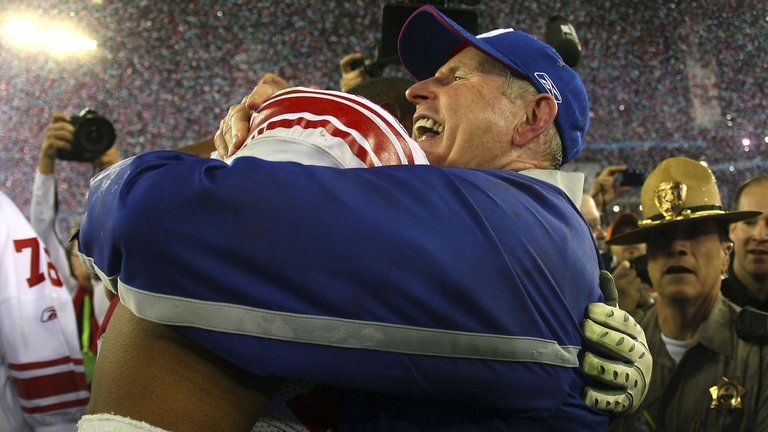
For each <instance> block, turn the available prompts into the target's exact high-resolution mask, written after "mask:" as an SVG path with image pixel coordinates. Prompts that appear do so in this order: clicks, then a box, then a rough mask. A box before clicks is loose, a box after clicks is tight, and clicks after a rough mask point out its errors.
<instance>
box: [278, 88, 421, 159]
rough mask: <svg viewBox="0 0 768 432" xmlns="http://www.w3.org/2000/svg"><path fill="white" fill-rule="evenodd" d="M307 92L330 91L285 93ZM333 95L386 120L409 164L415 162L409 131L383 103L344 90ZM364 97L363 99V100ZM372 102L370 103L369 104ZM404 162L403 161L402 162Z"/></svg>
mask: <svg viewBox="0 0 768 432" xmlns="http://www.w3.org/2000/svg"><path fill="white" fill-rule="evenodd" d="M302 91H303V92H307V93H318V94H328V93H329V92H328V91H327V90H316V89H302V90H290V91H286V92H285V94H292V93H297V92H302ZM332 95H333V96H335V97H337V98H339V99H343V100H345V101H347V102H349V103H352V104H355V105H357V106H358V107H360V108H361V109H364V110H366V111H368V112H370V113H372V114H373V115H375V116H376V117H378V118H379V119H381V121H383V122H385V123H386V124H387V125H388V126H389V129H390V130H391V131H392V133H393V134H394V135H395V136H396V137H397V139H398V141H399V143H400V147H401V148H402V149H403V153H404V154H405V159H406V161H407V163H408V164H409V165H412V164H413V163H414V160H413V153H412V152H411V146H410V145H409V141H408V140H409V139H410V137H409V136H408V132H407V131H406V130H405V128H404V127H403V125H402V124H400V122H399V121H398V120H397V119H396V118H395V117H394V115H392V113H390V112H389V111H387V110H386V109H384V108H383V107H382V106H381V105H379V104H377V103H376V102H373V101H371V100H368V99H366V98H364V97H362V96H353V95H349V94H346V93H342V92H333V93H332ZM361 99H362V100H361ZM369 104H370V105H369ZM401 163H402V162H401Z"/></svg>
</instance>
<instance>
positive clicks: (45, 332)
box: [0, 192, 89, 432]
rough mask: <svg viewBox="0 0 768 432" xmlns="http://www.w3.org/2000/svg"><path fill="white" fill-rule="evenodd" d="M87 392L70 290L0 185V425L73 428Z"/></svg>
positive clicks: (20, 431) (16, 430) (21, 429)
mask: <svg viewBox="0 0 768 432" xmlns="http://www.w3.org/2000/svg"><path fill="white" fill-rule="evenodd" d="M88 398H89V394H88V388H87V385H86V382H85V374H84V372H83V363H82V357H81V355H80V345H79V343H78V337H77V324H76V320H75V312H74V310H73V306H72V297H71V296H70V295H69V293H68V292H67V290H66V289H65V288H64V284H63V282H62V280H61V277H60V273H59V272H58V271H57V268H56V266H55V265H54V264H53V263H52V262H51V257H50V254H49V253H48V249H47V248H46V245H45V243H44V242H43V241H42V240H41V238H40V237H39V236H38V235H37V233H36V232H35V231H34V229H32V225H30V223H29V222H28V221H27V219H25V218H24V216H23V215H22V214H21V212H20V211H19V209H18V208H17V207H16V205H15V204H14V203H13V202H12V201H11V200H10V198H8V197H7V196H6V195H5V194H4V193H2V192H0V430H1V431H4V432H26V431H30V430H33V431H57V432H58V431H74V430H75V424H76V423H77V421H78V419H80V417H81V416H82V415H83V414H84V413H85V409H86V406H87V405H88Z"/></svg>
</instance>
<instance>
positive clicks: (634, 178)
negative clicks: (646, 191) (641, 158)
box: [619, 170, 645, 187]
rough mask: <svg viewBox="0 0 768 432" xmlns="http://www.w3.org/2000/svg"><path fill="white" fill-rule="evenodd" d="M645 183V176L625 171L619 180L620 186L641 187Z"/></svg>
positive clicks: (638, 172) (636, 172)
mask: <svg viewBox="0 0 768 432" xmlns="http://www.w3.org/2000/svg"><path fill="white" fill-rule="evenodd" d="M643 183H645V174H643V173H642V172H640V171H632V170H626V171H623V172H622V173H621V180H619V186H630V187H641V186H643Z"/></svg>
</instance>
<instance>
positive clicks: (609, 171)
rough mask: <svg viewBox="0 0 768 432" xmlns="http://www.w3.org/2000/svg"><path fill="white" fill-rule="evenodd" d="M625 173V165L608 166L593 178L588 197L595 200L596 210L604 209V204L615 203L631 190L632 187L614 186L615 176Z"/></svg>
mask: <svg viewBox="0 0 768 432" xmlns="http://www.w3.org/2000/svg"><path fill="white" fill-rule="evenodd" d="M626 171H627V166H626V165H609V166H607V167H605V168H604V169H603V170H602V171H600V174H598V175H597V177H595V180H594V181H593V182H592V186H591V187H590V190H589V195H590V196H591V197H592V199H594V200H595V205H596V206H597V208H599V209H603V208H605V206H606V204H609V203H611V202H613V201H615V200H616V199H617V198H618V197H619V196H621V195H622V194H623V193H625V192H627V191H630V190H632V186H629V185H621V184H619V185H616V184H615V183H616V176H617V175H619V174H621V173H624V172H626ZM637 186H640V185H637Z"/></svg>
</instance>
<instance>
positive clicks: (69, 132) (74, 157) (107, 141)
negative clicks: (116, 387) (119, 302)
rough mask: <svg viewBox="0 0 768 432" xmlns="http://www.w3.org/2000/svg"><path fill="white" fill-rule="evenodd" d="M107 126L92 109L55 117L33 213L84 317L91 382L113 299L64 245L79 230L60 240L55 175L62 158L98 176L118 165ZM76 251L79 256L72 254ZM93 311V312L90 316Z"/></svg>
mask: <svg viewBox="0 0 768 432" xmlns="http://www.w3.org/2000/svg"><path fill="white" fill-rule="evenodd" d="M105 122H107V120H106V119H103V118H102V117H98V115H96V113H95V112H94V111H90V110H86V111H84V112H83V113H81V115H79V116H69V115H68V114H66V113H62V112H57V113H54V114H53V116H52V117H51V122H50V123H49V124H48V126H47V128H46V130H45V137H44V138H43V144H42V146H41V147H40V157H39V159H38V162H37V171H36V172H35V179H34V183H33V186H32V201H31V209H30V222H31V223H32V226H33V227H34V229H35V231H37V232H38V233H39V235H40V237H41V238H42V239H43V241H44V242H45V244H46V245H47V246H48V252H49V253H50V256H51V261H52V262H53V264H54V265H55V266H56V268H57V269H59V274H60V275H61V279H62V282H63V283H64V286H65V287H66V289H67V291H68V292H69V294H70V295H71V296H72V297H73V301H74V304H75V312H76V314H77V315H78V317H79V318H78V328H79V332H80V334H81V336H82V335H83V334H85V335H86V341H85V342H83V343H82V345H83V348H84V350H83V353H84V358H85V362H86V363H87V366H88V368H87V369H88V370H87V374H88V377H89V378H90V372H91V368H92V366H93V365H92V362H93V361H95V357H93V356H95V353H96V351H97V344H96V334H97V333H98V332H97V330H98V326H99V325H100V324H101V321H102V319H103V317H104V314H105V313H106V311H107V308H108V306H109V298H108V293H107V291H106V290H105V289H104V284H103V283H102V282H101V281H100V280H99V279H98V278H96V277H94V276H93V275H92V274H91V273H90V272H89V271H88V270H86V269H85V267H83V264H82V263H81V262H80V259H79V257H78V255H77V252H76V251H77V249H76V248H73V247H71V245H66V243H65V242H66V241H67V240H68V239H69V237H70V236H71V234H72V233H73V232H74V231H75V230H76V227H75V229H73V230H72V231H73V232H70V233H68V235H67V236H66V237H65V236H60V235H59V234H58V232H57V230H56V211H57V209H56V178H55V176H54V171H55V167H56V160H57V159H60V158H64V160H71V161H79V162H88V161H90V162H91V163H92V165H93V169H94V172H97V173H98V172H101V171H103V170H104V169H106V168H108V167H110V166H111V165H113V164H115V163H117V162H118V161H119V160H120V152H119V151H118V150H117V147H115V145H114V132H112V135H111V137H110V136H109V132H110V128H111V127H112V126H111V125H109V126H108V127H107V126H106V124H108V122H107V123H105ZM87 151H95V152H96V153H87ZM62 239H64V241H62ZM72 251H74V252H75V253H74V254H73V253H71V252H72ZM89 309H90V310H91V311H92V312H88V310H89ZM86 348H87V349H86Z"/></svg>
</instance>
